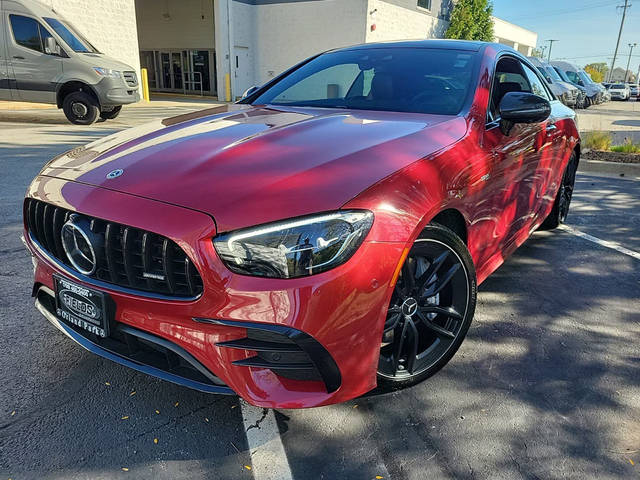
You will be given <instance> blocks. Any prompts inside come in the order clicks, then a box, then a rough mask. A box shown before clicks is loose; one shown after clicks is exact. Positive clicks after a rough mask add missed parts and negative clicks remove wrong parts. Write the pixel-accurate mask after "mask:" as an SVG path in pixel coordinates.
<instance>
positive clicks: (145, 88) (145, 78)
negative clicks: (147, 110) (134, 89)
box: [141, 68, 149, 102]
mask: <svg viewBox="0 0 640 480" xmlns="http://www.w3.org/2000/svg"><path fill="white" fill-rule="evenodd" d="M141 73H142V98H143V99H144V100H145V102H148V101H149V75H148V74H147V69H146V68H143V69H142V70H141Z"/></svg>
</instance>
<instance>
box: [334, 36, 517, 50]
mask: <svg viewBox="0 0 640 480" xmlns="http://www.w3.org/2000/svg"><path fill="white" fill-rule="evenodd" d="M487 45H495V46H496V47H500V49H501V50H502V49H503V48H504V49H509V50H512V49H511V48H510V47H507V46H506V45H501V44H499V43H488V42H476V41H470V40H443V39H429V40H394V41H388V42H375V43H363V44H360V45H354V46H351V47H343V48H336V49H333V50H331V51H332V52H336V51H344V50H367V49H372V48H380V47H391V48H440V49H446V50H466V51H469V52H478V51H480V50H481V49H482V48H483V47H485V46H487ZM514 51H515V50H514Z"/></svg>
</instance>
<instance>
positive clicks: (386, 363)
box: [378, 224, 477, 389]
mask: <svg viewBox="0 0 640 480" xmlns="http://www.w3.org/2000/svg"><path fill="white" fill-rule="evenodd" d="M476 295H477V285H476V274H475V269H474V267H473V261H472V259H471V256H470V255H469V252H468V250H467V248H466V246H465V244H464V242H463V241H462V240H461V239H460V238H459V237H458V236H457V235H456V234H455V233H454V232H453V231H451V230H450V229H448V228H446V227H443V226H440V225H435V224H433V225H429V226H428V227H427V228H426V229H425V230H424V232H423V234H422V235H421V238H419V239H418V240H416V242H415V244H414V246H413V248H412V249H411V251H410V252H409V255H408V256H407V259H406V260H405V262H404V264H403V266H402V269H401V271H400V275H399V277H398V281H397V283H396V286H395V290H394V292H393V295H392V297H391V303H390V305H389V310H388V312H387V318H386V322H385V325H384V331H383V335H382V346H381V350H380V360H379V364H378V385H379V386H380V387H381V388H383V389H395V388H402V387H407V386H409V385H413V384H416V383H418V382H420V381H422V380H424V379H426V378H428V377H430V376H431V375H433V374H434V373H436V372H437V371H438V370H440V369H441V368H442V367H444V365H446V363H447V362H448V361H449V360H450V359H451V357H453V355H454V354H455V352H456V351H457V350H458V348H459V347H460V344H461V343H462V341H463V340H464V337H465V335H466V334H467V330H468V329H469V325H470V323H471V320H472V318H473V314H474V311H475V305H476Z"/></svg>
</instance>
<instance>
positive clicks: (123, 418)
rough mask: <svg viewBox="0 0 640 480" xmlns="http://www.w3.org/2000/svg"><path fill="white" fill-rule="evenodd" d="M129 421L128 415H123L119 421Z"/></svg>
mask: <svg viewBox="0 0 640 480" xmlns="http://www.w3.org/2000/svg"><path fill="white" fill-rule="evenodd" d="M128 419H129V415H125V416H124V417H122V418H121V419H120V420H128Z"/></svg>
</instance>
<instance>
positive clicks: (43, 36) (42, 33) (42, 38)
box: [38, 24, 53, 53]
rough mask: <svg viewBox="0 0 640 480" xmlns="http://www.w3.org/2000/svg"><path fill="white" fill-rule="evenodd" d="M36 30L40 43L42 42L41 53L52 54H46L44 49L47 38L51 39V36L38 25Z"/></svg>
mask: <svg viewBox="0 0 640 480" xmlns="http://www.w3.org/2000/svg"><path fill="white" fill-rule="evenodd" d="M38 29H39V30H40V41H41V42H42V51H43V52H45V53H53V52H47V51H46V49H45V46H46V44H47V43H46V42H47V38H49V37H52V36H53V35H51V34H50V33H49V31H48V30H47V29H46V28H44V27H43V26H42V25H41V24H38Z"/></svg>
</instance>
